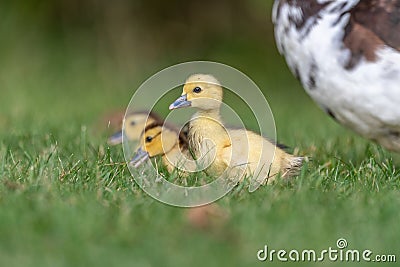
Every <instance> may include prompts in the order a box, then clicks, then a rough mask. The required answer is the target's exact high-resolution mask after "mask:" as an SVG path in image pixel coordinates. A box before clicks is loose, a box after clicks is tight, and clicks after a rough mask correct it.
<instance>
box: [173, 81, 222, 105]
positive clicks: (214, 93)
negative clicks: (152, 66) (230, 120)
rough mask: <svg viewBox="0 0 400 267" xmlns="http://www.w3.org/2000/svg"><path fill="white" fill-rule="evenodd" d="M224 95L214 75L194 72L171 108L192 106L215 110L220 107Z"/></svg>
mask: <svg viewBox="0 0 400 267" xmlns="http://www.w3.org/2000/svg"><path fill="white" fill-rule="evenodd" d="M222 97H223V90H222V87H221V85H220V83H219V81H218V80H217V79H216V78H215V77H214V76H212V75H209V74H194V75H192V76H190V77H189V78H188V79H187V80H186V82H185V85H184V86H183V92H182V96H181V97H179V98H178V99H177V100H176V101H175V102H174V103H172V104H171V105H170V106H169V109H171V110H172V109H177V108H183V107H189V106H191V107H195V108H198V109H201V110H215V109H219V108H220V106H221V102H222Z"/></svg>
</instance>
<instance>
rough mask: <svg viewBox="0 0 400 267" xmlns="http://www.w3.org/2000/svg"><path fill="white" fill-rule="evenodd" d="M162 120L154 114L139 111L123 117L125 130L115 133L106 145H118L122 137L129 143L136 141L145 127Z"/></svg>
mask: <svg viewBox="0 0 400 267" xmlns="http://www.w3.org/2000/svg"><path fill="white" fill-rule="evenodd" d="M162 121H163V120H162V119H161V118H160V117H159V116H158V115H157V114H155V113H154V112H148V111H141V112H134V113H131V114H129V115H127V116H126V117H125V129H124V132H123V131H122V130H120V131H118V132H116V133H115V134H113V135H112V136H110V137H109V138H108V144H110V145H118V144H121V143H122V136H123V134H124V133H125V136H126V137H127V138H128V140H130V141H138V140H139V138H140V135H141V133H142V132H143V129H144V128H145V127H146V125H149V124H152V123H155V122H162Z"/></svg>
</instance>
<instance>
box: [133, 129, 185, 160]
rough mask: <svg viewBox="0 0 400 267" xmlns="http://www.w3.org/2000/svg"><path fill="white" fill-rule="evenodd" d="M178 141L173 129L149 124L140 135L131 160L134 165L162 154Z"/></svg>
mask: <svg viewBox="0 0 400 267" xmlns="http://www.w3.org/2000/svg"><path fill="white" fill-rule="evenodd" d="M178 142H179V135H178V133H177V132H176V131H174V130H173V129H171V128H169V127H167V126H165V125H163V124H160V123H153V124H149V125H148V126H147V127H146V129H145V130H144V132H143V133H142V135H141V137H140V146H139V148H138V150H137V151H136V155H135V156H134V157H133V159H132V160H131V163H132V164H134V166H135V167H137V166H139V165H140V164H141V163H143V162H144V161H145V160H146V159H148V158H152V157H155V156H159V155H164V154H166V153H168V152H169V151H171V149H172V148H173V147H174V146H176V145H177V144H178Z"/></svg>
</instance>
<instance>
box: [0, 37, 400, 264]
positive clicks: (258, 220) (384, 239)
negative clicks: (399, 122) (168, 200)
mask: <svg viewBox="0 0 400 267" xmlns="http://www.w3.org/2000/svg"><path fill="white" fill-rule="evenodd" d="M3 46H6V44H3ZM53 46H54V47H53V48H52V47H46V46H44V45H43V44H40V43H39V44H37V43H36V44H32V47H34V48H35V49H36V50H34V52H35V53H31V52H30V51H29V49H28V48H30V47H31V46H30V44H26V45H25V46H24V45H23V44H20V45H19V47H13V48H11V47H7V49H9V51H10V55H8V58H7V60H6V62H3V63H2V64H3V66H7V68H2V70H1V71H0V78H1V81H2V87H3V88H2V92H1V94H2V97H1V100H0V101H1V102H0V103H1V104H0V111H1V113H0V129H1V132H0V137H1V139H0V140H1V141H0V266H52V267H54V266H99V267H100V266H256V265H273V264H272V263H269V262H266V263H258V262H257V259H256V253H257V251H258V250H259V249H261V248H262V247H263V246H264V245H268V246H270V247H272V248H275V249H281V248H284V249H288V250H290V249H294V248H296V249H300V250H301V249H311V248H313V249H316V250H319V249H325V248H328V247H329V246H332V247H335V243H336V240H337V239H338V238H341V237H344V238H346V239H347V241H348V242H349V248H351V249H360V250H361V249H370V250H372V251H373V252H374V253H377V254H378V253H381V254H385V253H386V254H395V253H398V251H399V248H400V240H399V238H398V233H399V230H400V227H399V221H400V213H399V212H398V209H399V206H400V193H399V187H400V179H399V178H400V171H399V169H398V168H399V158H398V156H397V155H394V154H391V153H389V152H387V151H384V150H382V149H381V148H379V147H378V146H377V145H375V144H372V143H369V142H368V141H366V140H363V139H362V138H360V137H358V136H356V135H354V134H353V133H351V132H349V131H347V130H345V129H343V128H342V127H340V126H339V125H337V124H336V123H334V122H333V121H332V120H331V119H330V118H329V117H328V116H326V115H325V114H323V113H322V111H320V110H319V109H318V108H317V107H316V105H315V104H314V103H313V102H312V101H311V100H310V99H309V98H308V97H307V96H306V95H305V93H304V92H303V90H302V89H301V88H300V86H299V84H298V83H297V82H296V81H295V80H294V78H293V77H292V76H291V74H290V73H289V72H288V70H287V68H286V67H285V64H284V61H283V59H281V58H280V57H278V56H277V54H276V51H275V48H274V47H273V46H272V45H271V44H262V43H260V44H248V42H246V40H236V41H235V42H231V41H229V42H228V43H223V42H221V43H220V44H219V45H214V46H213V47H211V48H210V49H209V50H207V51H204V52H203V53H202V55H201V56H202V57H203V58H202V59H206V60H207V59H208V60H215V61H221V62H224V63H228V64H230V65H232V66H234V67H237V68H239V69H240V70H242V71H244V72H245V73H246V74H248V75H249V76H250V77H251V78H253V80H254V81H255V82H256V83H257V84H258V85H259V86H260V87H261V88H262V89H263V92H264V93H265V95H266V97H267V98H268V100H269V102H270V104H271V108H272V110H273V112H274V115H275V119H276V124H277V131H278V141H280V142H283V143H286V144H287V145H289V146H290V147H292V148H294V149H296V151H298V152H299V153H300V154H304V155H308V156H310V157H312V159H313V160H312V161H311V162H309V163H308V164H307V165H306V166H305V167H304V168H303V171H302V173H301V175H300V176H299V177H297V178H295V179H294V180H293V181H291V182H290V183H286V182H278V183H275V184H274V185H271V186H265V187H262V188H260V189H259V190H258V191H256V192H255V193H249V192H248V191H247V190H246V187H245V186H242V187H238V188H235V190H233V191H232V192H231V193H229V194H228V195H227V196H226V197H224V198H223V199H221V200H220V201H218V204H219V205H220V206H221V207H222V208H223V209H224V210H226V211H227V212H228V213H229V214H230V216H229V220H228V221H227V222H226V223H225V224H224V225H223V226H222V227H216V228H211V229H205V230H204V229H203V230H202V229H198V228H196V227H193V226H192V225H191V224H190V223H189V221H188V219H187V210H186V209H181V208H174V207H170V206H167V205H164V204H161V203H159V202H157V201H155V200H153V199H152V198H150V197H149V196H147V195H146V194H145V193H143V192H142V191H141V189H140V188H138V186H137V185H136V184H135V182H134V181H133V178H132V177H131V176H130V173H129V171H128V169H127V168H126V166H124V164H120V163H122V162H123V154H122V148H121V147H108V146H107V144H106V137H107V129H106V128H105V127H103V128H102V127H98V126H96V121H97V120H98V118H99V117H100V116H101V114H103V113H104V112H107V111H109V110H114V109H116V108H125V106H126V105H127V104H128V102H129V99H130V97H131V95H132V93H133V91H134V90H135V88H137V86H138V85H140V83H141V82H142V81H144V80H145V79H146V78H147V77H148V76H149V75H151V74H153V73H154V72H156V71H158V70H160V69H161V68H162V67H166V66H168V65H170V64H172V63H175V62H176V61H184V60H190V59H194V58H198V55H197V54H193V55H185V56H181V57H180V58H176V59H174V60H175V61H174V60H164V61H163V60H160V61H157V62H152V63H151V64H150V63H148V64H147V65H145V66H144V70H142V71H137V72H135V73H134V76H132V74H131V73H129V71H125V72H124V71H123V70H122V69H120V68H118V66H117V65H113V63H115V62H112V61H107V60H105V59H103V60H104V61H102V60H100V66H98V65H97V64H96V62H97V63H98V61H97V60H96V55H93V54H91V51H90V48H87V49H80V48H79V49H78V48H76V47H75V50H68V51H66V52H65V53H63V52H61V51H59V49H60V47H59V46H58V45H57V43H55V44H53ZM255 62H256V63H255ZM114 67H115V68H114ZM397 257H400V255H399V254H397ZM275 263H276V265H280V264H279V263H277V262H275ZM285 265H286V264H285ZM288 265H291V264H288ZM322 265H324V266H341V264H340V263H330V262H325V263H324V264H322V263H315V264H310V263H304V264H293V266H322ZM371 265H374V264H371ZM375 265H377V264H375ZM363 266H366V265H363ZM379 266H381V265H379ZM382 266H395V264H392V265H391V264H389V263H388V264H385V265H382Z"/></svg>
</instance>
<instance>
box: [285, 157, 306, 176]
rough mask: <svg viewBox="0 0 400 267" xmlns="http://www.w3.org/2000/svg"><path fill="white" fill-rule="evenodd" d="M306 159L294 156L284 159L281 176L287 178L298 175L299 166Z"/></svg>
mask: <svg viewBox="0 0 400 267" xmlns="http://www.w3.org/2000/svg"><path fill="white" fill-rule="evenodd" d="M306 160H307V158H306V157H295V156H292V157H290V158H288V159H286V164H285V165H284V168H283V174H282V177H284V178H287V177H292V176H296V175H299V173H300V171H301V167H302V166H303V164H304V162H305V161H306Z"/></svg>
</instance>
